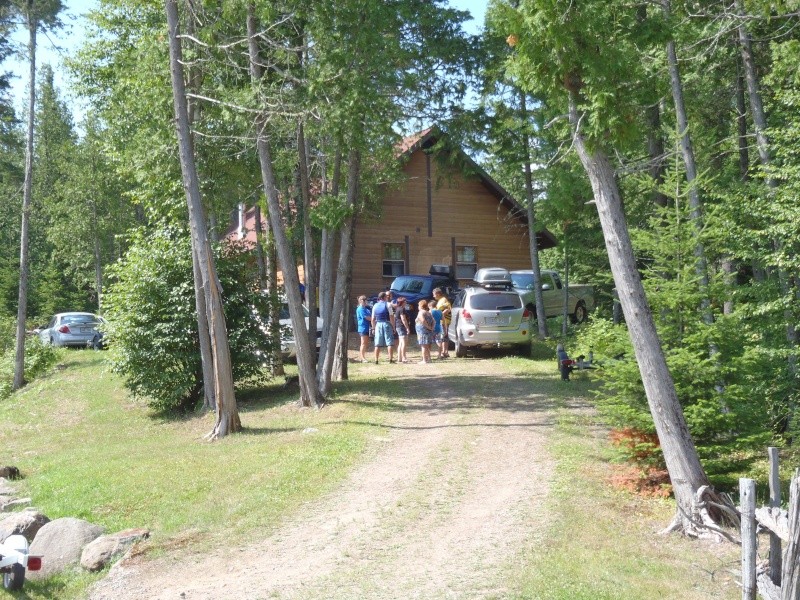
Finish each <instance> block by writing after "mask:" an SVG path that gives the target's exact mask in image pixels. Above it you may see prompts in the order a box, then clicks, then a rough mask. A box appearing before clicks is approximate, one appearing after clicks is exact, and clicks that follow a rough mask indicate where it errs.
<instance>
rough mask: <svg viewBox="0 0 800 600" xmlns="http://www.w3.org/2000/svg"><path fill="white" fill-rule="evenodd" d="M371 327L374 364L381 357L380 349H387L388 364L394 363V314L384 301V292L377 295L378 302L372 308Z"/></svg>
mask: <svg viewBox="0 0 800 600" xmlns="http://www.w3.org/2000/svg"><path fill="white" fill-rule="evenodd" d="M372 327H373V328H374V329H375V364H376V365H377V364H378V359H379V358H380V355H381V348H388V349H389V362H390V363H393V362H394V346H393V344H394V312H393V311H392V310H391V309H390V305H389V303H388V302H387V301H386V292H381V293H380V294H378V301H377V302H376V303H375V306H373V307H372Z"/></svg>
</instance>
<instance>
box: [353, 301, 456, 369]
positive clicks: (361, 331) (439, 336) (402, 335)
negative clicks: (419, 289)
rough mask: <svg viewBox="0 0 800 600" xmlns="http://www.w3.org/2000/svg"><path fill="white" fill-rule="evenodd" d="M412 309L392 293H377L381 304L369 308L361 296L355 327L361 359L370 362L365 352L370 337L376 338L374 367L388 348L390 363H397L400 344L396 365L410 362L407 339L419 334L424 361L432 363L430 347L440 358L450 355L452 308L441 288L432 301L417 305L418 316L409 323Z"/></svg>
mask: <svg viewBox="0 0 800 600" xmlns="http://www.w3.org/2000/svg"><path fill="white" fill-rule="evenodd" d="M412 310H413V309H412V307H411V306H410V305H409V304H408V302H407V301H406V299H405V298H403V297H402V296H401V297H399V298H397V299H395V298H394V294H393V293H392V291H391V290H387V291H385V292H381V293H380V294H378V301H377V302H376V303H375V304H374V306H373V307H372V308H371V309H370V307H369V306H368V305H367V297H366V296H359V297H358V307H357V308H356V328H357V330H358V335H359V336H360V337H361V346H360V348H359V355H358V357H359V359H360V360H361V362H369V360H368V359H367V356H366V353H367V348H368V346H369V338H370V336H374V338H375V364H378V362H379V361H380V355H381V349H383V348H387V350H388V353H389V362H390V363H393V362H395V359H394V349H395V348H394V345H395V340H396V341H397V362H400V363H408V362H411V361H409V360H408V337H409V335H410V334H411V333H416V334H417V344H419V347H420V349H421V350H422V362H423V363H430V362H431V346H432V345H434V346H435V347H436V349H437V350H438V353H439V358H440V359H442V358H448V357H449V356H450V353H449V348H448V341H447V327H448V326H449V325H450V313H451V310H452V306H451V305H450V301H449V300H448V299H447V296H445V295H444V293H443V292H442V290H441V288H436V289H435V290H433V299H431V300H420V301H419V302H418V303H417V316H416V319H414V323H413V325H412V323H410V322H409V318H410V316H411V314H412Z"/></svg>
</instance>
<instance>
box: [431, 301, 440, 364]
mask: <svg viewBox="0 0 800 600" xmlns="http://www.w3.org/2000/svg"><path fill="white" fill-rule="evenodd" d="M428 306H433V308H431V316H432V317H433V343H434V344H435V345H436V347H437V348H438V349H439V356H438V358H442V319H443V318H444V315H443V314H442V311H441V310H439V309H438V308H436V301H435V300H428Z"/></svg>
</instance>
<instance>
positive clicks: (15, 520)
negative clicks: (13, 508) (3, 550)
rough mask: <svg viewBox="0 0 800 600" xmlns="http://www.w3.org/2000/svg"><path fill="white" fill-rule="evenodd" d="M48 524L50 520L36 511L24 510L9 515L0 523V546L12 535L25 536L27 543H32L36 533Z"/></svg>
mask: <svg viewBox="0 0 800 600" xmlns="http://www.w3.org/2000/svg"><path fill="white" fill-rule="evenodd" d="M49 522H50V519H48V518H47V517H46V516H44V515H43V514H42V513H40V512H39V511H38V510H31V509H26V510H23V511H21V512H16V513H11V515H9V516H8V517H6V518H5V519H3V520H2V521H0V544H2V543H3V542H4V541H5V540H6V539H7V538H8V536H10V535H14V534H19V535H22V536H25V539H26V540H28V542H32V541H33V538H34V537H36V533H37V532H38V531H39V530H40V529H41V528H42V527H43V526H44V525H46V524H47V523H49Z"/></svg>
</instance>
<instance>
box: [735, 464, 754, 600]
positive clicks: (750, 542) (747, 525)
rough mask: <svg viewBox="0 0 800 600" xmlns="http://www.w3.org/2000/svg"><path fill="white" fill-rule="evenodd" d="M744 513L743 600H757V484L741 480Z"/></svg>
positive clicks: (741, 505)
mask: <svg viewBox="0 0 800 600" xmlns="http://www.w3.org/2000/svg"><path fill="white" fill-rule="evenodd" d="M739 504H740V508H741V512H742V526H741V532H742V600H756V550H757V546H756V544H757V540H756V482H755V481H754V480H753V479H744V478H742V479H740V480H739Z"/></svg>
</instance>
